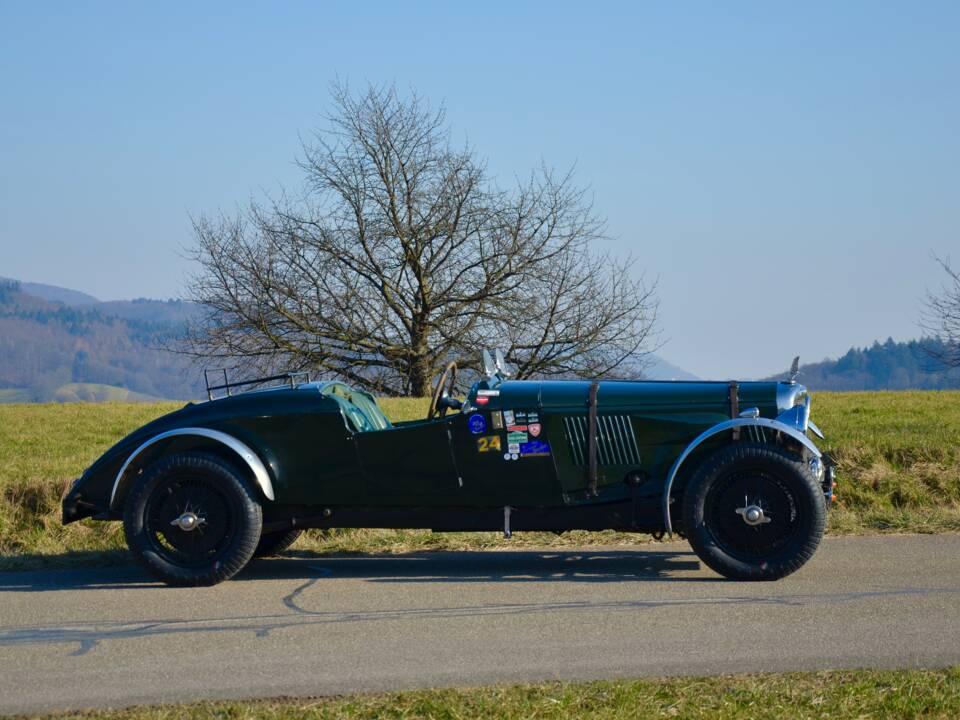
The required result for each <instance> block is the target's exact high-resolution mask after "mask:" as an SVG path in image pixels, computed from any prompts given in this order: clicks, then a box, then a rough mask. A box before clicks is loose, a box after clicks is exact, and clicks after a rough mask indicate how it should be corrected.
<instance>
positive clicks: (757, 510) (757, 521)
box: [734, 499, 770, 525]
mask: <svg viewBox="0 0 960 720" xmlns="http://www.w3.org/2000/svg"><path fill="white" fill-rule="evenodd" d="M744 500H746V499H744ZM734 512H735V513H737V515H739V516H740V517H742V518H743V521H744V522H745V523H746V524H747V525H763V524H765V523H768V522H770V518H768V517H767V516H766V515H765V514H764V513H763V508H762V507H760V506H759V505H747V504H746V502H744V507H740V508H737V509H736V510H734Z"/></svg>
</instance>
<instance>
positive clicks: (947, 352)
mask: <svg viewBox="0 0 960 720" xmlns="http://www.w3.org/2000/svg"><path fill="white" fill-rule="evenodd" d="M935 259H936V261H937V262H938V263H940V266H941V267H942V268H943V269H944V271H945V272H946V273H947V277H948V280H947V282H946V284H945V285H944V286H943V288H942V289H941V291H940V293H939V294H934V293H927V300H926V303H925V308H924V314H923V321H922V326H923V329H924V330H925V331H926V332H927V333H929V334H930V335H932V336H933V337H934V338H935V339H937V340H938V341H939V342H937V343H927V345H926V347H927V351H928V352H929V353H930V355H932V356H933V357H934V359H936V360H937V361H938V362H940V363H941V364H943V365H944V366H946V367H948V368H958V367H960V273H958V272H957V271H955V270H954V269H953V268H952V267H951V266H950V260H949V258H948V259H946V260H942V259H940V258H935Z"/></svg>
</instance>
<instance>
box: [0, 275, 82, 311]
mask: <svg viewBox="0 0 960 720" xmlns="http://www.w3.org/2000/svg"><path fill="white" fill-rule="evenodd" d="M4 280H6V281H8V282H16V281H15V280H14V281H11V280H9V278H0V282H2V281H4ZM19 285H20V289H21V290H23V292H25V293H27V295H33V296H34V297H38V298H40V299H41V300H47V301H48V302H56V303H63V304H64V305H69V306H71V307H75V306H77V305H94V304H96V303H98V302H100V301H99V300H97V299H96V298H95V297H94V296H93V295H87V294H86V293H82V292H80V291H79V290H68V289H67V288H62V287H57V286H56V285H45V284H43V283H32V282H24V283H19Z"/></svg>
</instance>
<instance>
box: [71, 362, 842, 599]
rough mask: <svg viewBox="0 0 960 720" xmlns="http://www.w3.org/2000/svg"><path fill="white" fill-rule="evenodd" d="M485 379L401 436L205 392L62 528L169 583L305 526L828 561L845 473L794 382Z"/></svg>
mask: <svg viewBox="0 0 960 720" xmlns="http://www.w3.org/2000/svg"><path fill="white" fill-rule="evenodd" d="M484 364H485V366H486V368H485V371H484V376H483V377H481V379H479V380H478V381H477V382H475V383H474V384H473V386H472V387H471V388H470V390H469V392H468V393H467V395H466V398H465V400H463V401H459V400H457V399H455V397H454V394H453V388H454V386H455V382H456V367H455V366H454V365H453V364H452V363H451V365H450V366H448V367H447V369H446V370H445V371H444V373H443V375H442V376H441V378H440V379H439V380H438V382H437V384H436V391H435V393H434V396H433V399H432V402H431V405H430V408H429V411H428V412H427V415H426V417H425V419H423V420H417V421H412V422H402V423H392V422H390V420H389V419H388V418H387V417H386V416H385V415H384V413H383V411H382V410H381V409H380V408H379V407H378V405H377V402H376V400H375V399H374V398H373V397H372V396H371V395H370V394H368V393H366V392H362V391H360V390H355V389H352V388H351V387H349V386H347V385H345V384H343V383H340V382H320V383H317V382H309V381H306V382H297V379H296V377H295V376H292V375H291V376H282V377H281V378H280V379H282V380H283V381H284V384H282V385H279V386H275V387H268V388H259V389H253V390H249V391H247V392H238V393H236V392H232V391H233V390H234V389H236V388H237V386H238V385H242V383H232V384H231V383H228V382H226V381H225V382H224V383H223V384H222V385H219V386H214V387H210V385H209V382H208V398H211V399H209V401H208V402H203V403H198V404H194V403H190V404H188V405H186V406H185V407H183V408H182V409H180V410H177V411H176V412H173V413H170V414H169V415H165V416H163V417H161V418H159V419H157V420H154V421H153V422H151V423H149V424H147V425H145V426H144V427H142V428H140V429H139V430H136V431H135V432H133V433H131V434H130V435H128V436H127V437H125V438H124V439H122V440H121V441H120V442H118V443H117V444H116V445H115V446H114V447H112V448H111V449H110V450H108V451H107V452H106V453H105V454H104V455H103V456H102V457H101V458H100V459H98V460H97V461H96V462H95V463H94V464H93V465H92V466H91V467H90V468H89V469H87V470H86V472H84V473H83V476H82V477H80V478H79V479H78V480H76V482H74V484H73V486H72V487H71V488H70V490H69V492H68V493H67V495H66V497H65V498H64V500H63V522H64V523H70V522H74V521H76V520H80V519H81V518H87V517H92V518H95V519H98V520H122V521H123V525H124V531H125V534H126V539H127V543H128V544H129V546H130V549H131V551H132V552H133V554H134V555H135V557H136V558H137V559H138V560H139V561H140V562H141V563H142V564H143V565H144V566H145V567H146V568H147V569H148V570H149V571H150V572H151V573H152V574H153V575H154V576H156V577H157V578H159V579H161V580H163V581H164V582H167V583H169V584H171V585H211V584H214V583H217V582H220V581H222V580H226V579H227V578H230V577H231V576H233V575H234V574H235V573H237V572H238V571H239V570H240V569H241V568H243V567H244V566H245V565H246V564H247V562H248V561H249V560H250V559H251V558H253V557H255V556H257V555H269V554H274V553H277V552H279V551H281V550H283V549H285V548H286V547H288V546H289V545H290V544H291V543H292V542H293V541H294V540H295V539H296V537H297V535H298V534H299V533H300V531H301V530H302V529H303V528H369V527H375V528H429V529H432V530H434V531H475V530H502V531H503V532H504V534H505V535H506V536H507V537H509V536H510V534H511V531H515V530H544V531H554V532H558V533H559V532H563V531H566V530H574V529H584V530H600V529H614V530H621V531H635V532H646V533H653V534H663V533H669V534H673V533H675V532H676V533H679V534H682V535H683V536H685V537H686V538H687V539H688V540H689V542H690V544H691V545H692V546H693V548H694V550H695V551H696V553H697V555H698V556H699V557H700V558H701V560H703V562H704V563H706V564H707V565H709V566H710V567H711V568H713V569H714V570H716V571H717V572H719V573H720V574H722V575H724V576H726V577H728V578H734V579H742V580H774V579H777V578H781V577H783V576H785V575H787V574H789V573H791V572H793V571H795V570H796V569H798V568H799V567H800V566H802V565H803V564H804V563H805V562H806V561H807V560H808V559H809V558H810V557H811V556H812V555H813V553H814V551H815V550H816V548H817V545H818V544H819V542H820V538H821V536H822V535H823V531H824V524H825V516H826V511H827V508H828V507H829V506H830V504H831V502H832V498H833V488H834V481H833V468H832V466H831V464H830V463H829V461H828V459H827V458H826V457H824V456H823V455H822V454H821V452H820V451H819V450H818V449H817V447H816V446H815V445H814V443H813V442H812V441H811V440H810V438H809V437H808V432H810V433H813V434H816V435H818V436H819V437H823V436H822V434H820V431H819V430H818V429H817V427H816V425H815V424H814V423H813V422H812V421H811V420H810V397H809V395H808V394H807V391H806V389H805V388H804V387H803V386H802V385H799V384H797V383H796V382H795V379H791V380H790V381H788V382H743V383H737V382H652V381H615V380H611V381H599V382H596V381H594V382H591V381H514V380H510V379H509V377H508V374H507V373H506V371H505V363H504V362H503V360H502V356H501V355H500V354H499V353H498V354H497V359H496V360H494V359H493V358H491V357H490V356H489V353H486V352H484ZM794 368H796V361H795V362H794ZM795 376H796V375H795V373H794V375H793V378H795ZM273 379H276V378H273ZM213 391H225V392H226V395H225V396H222V397H218V398H216V399H212V398H213V397H214V396H213Z"/></svg>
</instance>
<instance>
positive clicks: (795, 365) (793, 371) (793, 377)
mask: <svg viewBox="0 0 960 720" xmlns="http://www.w3.org/2000/svg"><path fill="white" fill-rule="evenodd" d="M798 377H800V356H799V355H797V356H796V357H795V358H794V359H793V362H792V363H791V364H790V378H789V380H787V382H789V383H790V384H793V383H795V382H797V378H798Z"/></svg>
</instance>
